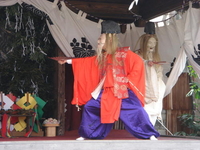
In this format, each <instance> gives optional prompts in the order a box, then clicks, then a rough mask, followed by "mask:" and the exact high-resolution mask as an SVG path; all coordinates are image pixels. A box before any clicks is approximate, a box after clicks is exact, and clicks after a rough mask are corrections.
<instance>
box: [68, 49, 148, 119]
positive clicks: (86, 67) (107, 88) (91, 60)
mask: <svg viewBox="0 0 200 150" xmlns="http://www.w3.org/2000/svg"><path fill="white" fill-rule="evenodd" d="M124 64H125V65H124V67H125V72H126V75H127V77H128V79H129V83H128V88H130V89H131V90H132V91H133V92H134V93H135V94H136V96H137V97H138V99H139V100H140V102H141V104H142V106H144V96H143V95H145V69H144V64H143V60H142V59H141V58H140V56H138V55H137V54H135V53H134V52H132V51H131V50H128V51H127V56H126V59H125V63H124ZM72 68H73V72H74V97H73V100H72V102H71V103H72V104H74V105H84V104H86V103H87V101H89V100H90V99H91V98H92V96H91V93H92V92H93V91H94V89H95V88H96V87H97V85H98V83H99V82H100V70H99V68H98V66H97V61H96V56H93V57H86V58H76V59H73V60H72ZM111 72H112V71H111ZM111 72H109V73H107V77H106V80H105V83H104V92H103V94H102V97H101V123H113V122H114V121H117V120H118V118H119V114H120V108H121V99H118V98H116V97H114V95H113V85H112V83H113V75H112V73H111ZM130 82H131V83H132V84H131V83H130ZM133 85H134V86H133Z"/></svg>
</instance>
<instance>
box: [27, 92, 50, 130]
mask: <svg viewBox="0 0 200 150" xmlns="http://www.w3.org/2000/svg"><path fill="white" fill-rule="evenodd" d="M33 97H34V98H35V100H36V102H37V107H36V108H35V113H36V114H37V116H36V118H35V121H36V123H35V125H34V129H33V130H34V131H35V132H38V130H39V129H40V123H39V120H40V119H41V118H42V116H43V114H44V112H43V110H42V109H43V107H44V106H45V105H46V102H45V101H44V100H42V99H41V98H40V97H38V96H36V95H33ZM30 124H33V123H30Z"/></svg>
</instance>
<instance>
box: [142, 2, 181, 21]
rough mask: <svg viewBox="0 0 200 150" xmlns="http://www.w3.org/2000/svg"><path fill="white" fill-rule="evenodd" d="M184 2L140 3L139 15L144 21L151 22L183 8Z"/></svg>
mask: <svg viewBox="0 0 200 150" xmlns="http://www.w3.org/2000/svg"><path fill="white" fill-rule="evenodd" d="M182 3H183V0H148V1H145V2H143V3H139V5H138V7H139V14H140V15H141V16H142V18H143V19H144V20H147V21H148V20H150V19H153V18H155V17H158V16H161V15H164V14H166V13H169V12H171V11H174V10H178V9H180V8H181V7H182Z"/></svg>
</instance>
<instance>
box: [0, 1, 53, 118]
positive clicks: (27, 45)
mask: <svg viewBox="0 0 200 150" xmlns="http://www.w3.org/2000/svg"><path fill="white" fill-rule="evenodd" d="M55 46H56V44H55V41H54V39H53V38H52V36H51V34H50V32H49V29H48V27H47V25H46V20H45V19H44V18H41V17H40V16H37V15H35V14H33V13H32V12H30V11H26V10H25V9H23V8H21V6H20V5H18V4H16V5H14V6H10V7H1V8H0V91H3V92H4V93H5V94H7V93H9V92H11V93H13V94H14V95H15V96H19V97H22V96H24V94H25V93H26V92H29V93H35V94H36V95H38V96H39V97H41V98H42V99H43V100H45V101H48V102H49V103H54V99H53V92H52V91H53V90H54V88H53V87H54V86H53V72H54V64H53V62H52V61H51V60H49V59H48V57H51V56H55V55H54V50H55ZM52 107H53V106H52ZM51 109H52V108H51ZM51 111H52V110H51ZM49 117H52V116H49Z"/></svg>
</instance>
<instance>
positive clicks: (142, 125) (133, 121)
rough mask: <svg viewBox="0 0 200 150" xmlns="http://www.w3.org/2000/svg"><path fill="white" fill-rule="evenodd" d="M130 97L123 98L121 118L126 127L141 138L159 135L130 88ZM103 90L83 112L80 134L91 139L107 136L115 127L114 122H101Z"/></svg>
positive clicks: (89, 102)
mask: <svg viewBox="0 0 200 150" xmlns="http://www.w3.org/2000/svg"><path fill="white" fill-rule="evenodd" d="M128 93H129V98H126V99H122V105H121V110H120V116H119V118H120V120H121V121H122V122H123V123H124V126H125V129H126V130H127V131H128V132H130V133H131V134H132V135H133V136H135V137H137V138H140V139H149V138H150V137H151V136H152V135H154V136H155V137H158V136H159V133H158V132H157V131H156V130H155V129H154V126H153V125H152V124H151V122H150V120H149V117H148V114H147V113H146V111H145V110H144V108H143V107H142V105H141V103H140V101H139V100H138V98H137V97H136V96H135V94H134V93H133V92H132V91H131V90H128ZM101 95H102V91H101V93H100V94H99V96H98V98H97V99H96V100H95V99H93V98H92V99H91V100H90V101H88V102H87V104H85V106H84V109H83V114H82V121H81V124H80V128H79V135H80V136H82V137H84V138H89V139H103V138H105V137H106V136H107V135H108V133H109V132H110V130H111V129H112V127H113V124H114V123H104V124H102V123H101V122H100V120H101V119H100V100H101Z"/></svg>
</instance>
